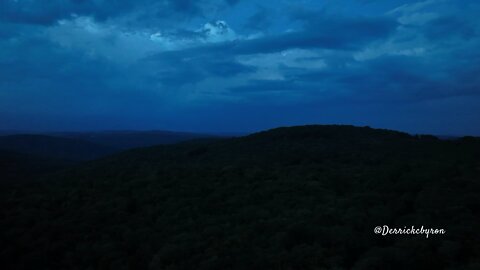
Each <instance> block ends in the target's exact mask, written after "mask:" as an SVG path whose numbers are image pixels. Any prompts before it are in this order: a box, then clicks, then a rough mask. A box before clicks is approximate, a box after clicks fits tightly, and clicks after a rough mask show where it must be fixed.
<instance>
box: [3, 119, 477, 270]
mask: <svg viewBox="0 0 480 270" xmlns="http://www.w3.org/2000/svg"><path fill="white" fill-rule="evenodd" d="M479 176H480V142H479V140H478V139H477V138H463V139H459V140H452V141H442V140H438V139H436V138H435V137H433V136H410V135H408V134H405V133H400V132H394V131H387V130H378V129H371V128H368V127H366V128H359V127H352V126H303V127H293V128H278V129H274V130H270V131H266V132H261V133H257V134H253V135H250V136H246V137H241V138H233V139H206V140H197V141H191V142H186V143H181V144H175V145H165V146H156V147H150V148H144V149H137V150H130V151H128V152H124V153H121V154H118V155H115V156H112V157H108V158H105V159H101V160H97V161H91V162H88V163H85V164H84V165H82V166H79V167H75V168H72V169H69V170H67V171H62V172H58V173H55V174H51V175H48V176H42V177H41V178H38V179H36V181H26V182H25V183H23V182H22V180H21V179H19V180H18V181H16V182H15V183H11V182H1V184H2V185H3V186H2V188H1V191H0V203H1V208H2V209H3V210H2V211H1V213H0V230H1V238H0V240H1V251H0V259H1V264H2V267H1V268H2V269H115V270H118V269H170V270H179V269H262V270H263V269H295V270H297V269H318V270H319V269H337V270H338V269H357V270H359V269H365V270H375V269H379V270H380V269H381V270H383V269H393V270H395V269H470V270H473V269H480V233H479V231H478V230H479V228H480V197H479V194H480V177H479ZM32 177H33V176H32ZM382 225H388V226H389V227H391V228H395V227H399V228H403V227H404V226H407V227H410V226H412V225H413V226H416V227H421V226H422V225H423V226H425V227H427V228H439V229H444V230H446V233H445V234H444V235H430V236H429V237H428V239H427V238H426V237H425V235H387V236H381V235H376V234H375V233H374V228H375V227H376V226H382Z"/></svg>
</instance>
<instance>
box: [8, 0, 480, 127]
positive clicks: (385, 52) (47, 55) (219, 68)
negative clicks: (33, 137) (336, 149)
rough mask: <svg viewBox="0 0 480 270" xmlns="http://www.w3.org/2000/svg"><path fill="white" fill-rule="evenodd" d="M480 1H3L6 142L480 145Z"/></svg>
mask: <svg viewBox="0 0 480 270" xmlns="http://www.w3.org/2000/svg"><path fill="white" fill-rule="evenodd" d="M479 15H480V1H476V0H426V1H412V0H409V1H408V0H398V1H393V0H392V1H389V0H382V1H379V0H378V1H376V0H323V1H322V0H315V1H313V0H312V1H309V0H296V1H293V0H292V1H287V0H275V1H269V0H265V1H258V0H257V1H242V0H163V1H157V0H135V1H134V0H131V1H126V0H116V1H111V0H109V1H107V0H90V1H89V0H52V1H43V0H0V129H2V130H6V129H10V130H11V129H16V130H111V129H169V130H184V131H185V130H188V131H200V132H212V131H214V132H221V131H223V132H226V131H232V132H233V131H235V132H236V131H242V132H246V131H255V130H261V129H267V128H272V127H277V126H286V125H300V124H332V123H335V124H337V123H338V124H354V125H360V126H364V125H369V126H372V127H379V128H389V129H396V130H403V131H407V132H412V133H433V134H461V135H467V134H468V135H480V88H479V87H480V51H479V49H480V36H479V33H480V18H479V17H480V16H479Z"/></svg>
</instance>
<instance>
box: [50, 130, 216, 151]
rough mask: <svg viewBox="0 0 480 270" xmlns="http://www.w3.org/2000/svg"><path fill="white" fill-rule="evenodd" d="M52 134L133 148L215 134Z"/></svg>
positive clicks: (132, 132) (169, 132) (119, 132)
mask: <svg viewBox="0 0 480 270" xmlns="http://www.w3.org/2000/svg"><path fill="white" fill-rule="evenodd" d="M52 135H55V136H59V137H65V138H72V139H80V140H83V141H89V142H92V143H96V144H100V145H104V146H108V147H112V148H115V149H131V148H138V147H147V146H153V145H158V144H173V143H178V142H182V141H187V140H191V139H197V138H208V137H214V136H213V135H207V134H198V133H188V132H173V131H103V132H59V133H52Z"/></svg>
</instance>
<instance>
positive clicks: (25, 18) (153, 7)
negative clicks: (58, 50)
mask: <svg viewBox="0 0 480 270" xmlns="http://www.w3.org/2000/svg"><path fill="white" fill-rule="evenodd" d="M235 2H236V1H233V0H225V1H224V0H202V1H197V0H165V1H156V0H138V1H131V0H116V1H109V0H97V1H88V0H58V1H42V0H29V1H15V0H2V1H0V20H1V21H4V22H14V23H27V24H43V25H49V24H53V23H55V22H57V21H58V20H61V19H69V18H71V17H72V15H78V16H91V17H94V18H95V19H97V20H100V21H103V20H106V19H111V18H115V17H119V16H124V15H133V17H134V21H136V22H143V23H147V24H148V23H149V22H148V21H147V20H153V21H157V22H158V21H160V20H164V19H165V18H175V17H176V16H183V17H192V16H196V15H203V13H204V12H205V8H207V7H210V6H221V5H222V4H228V5H233V4H235Z"/></svg>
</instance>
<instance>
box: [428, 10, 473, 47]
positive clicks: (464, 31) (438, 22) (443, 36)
mask: <svg viewBox="0 0 480 270" xmlns="http://www.w3.org/2000/svg"><path fill="white" fill-rule="evenodd" d="M423 32H424V33H425V36H426V37H427V38H429V39H431V40H434V41H435V40H436V41H439V40H448V39H450V38H455V37H459V38H461V39H471V38H473V37H475V36H476V35H477V34H478V33H477V32H476V29H475V27H474V26H473V25H472V24H471V23H470V22H469V21H468V20H465V19H464V18H457V17H454V16H442V17H440V18H437V19H434V20H432V21H431V22H428V23H427V25H426V26H424V28H423Z"/></svg>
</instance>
